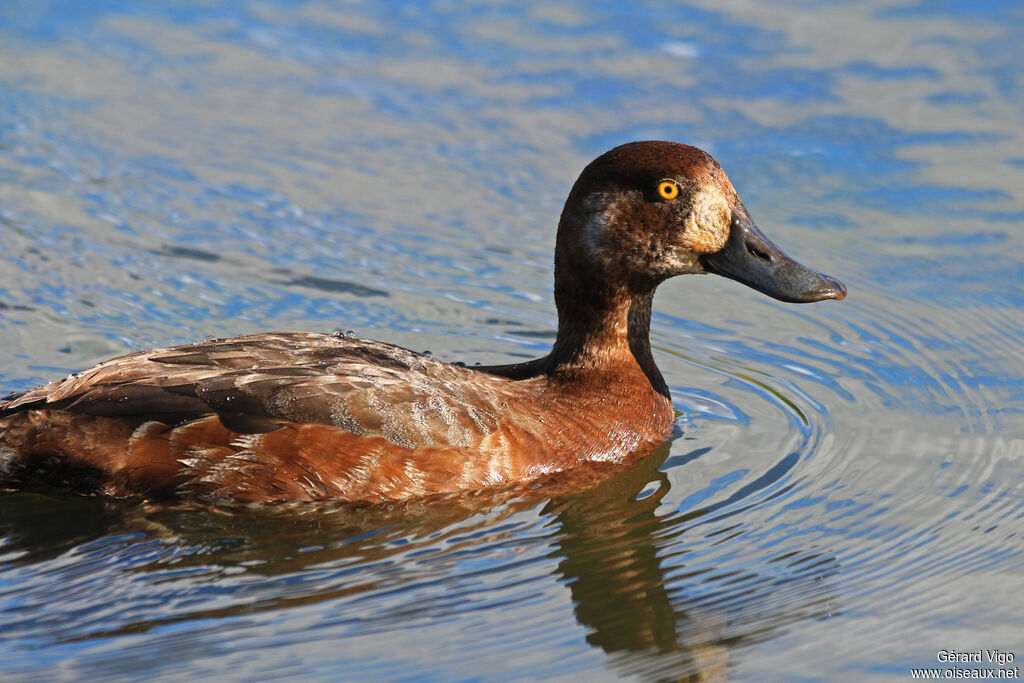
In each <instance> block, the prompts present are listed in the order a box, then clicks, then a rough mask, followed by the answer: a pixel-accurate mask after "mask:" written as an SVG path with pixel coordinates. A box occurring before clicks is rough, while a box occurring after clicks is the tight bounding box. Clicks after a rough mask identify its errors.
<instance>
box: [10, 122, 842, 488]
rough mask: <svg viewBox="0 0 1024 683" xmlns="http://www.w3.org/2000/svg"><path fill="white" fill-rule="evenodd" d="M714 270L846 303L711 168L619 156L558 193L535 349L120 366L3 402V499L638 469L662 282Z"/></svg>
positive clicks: (450, 481) (234, 350)
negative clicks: (537, 354) (540, 349)
mask: <svg viewBox="0 0 1024 683" xmlns="http://www.w3.org/2000/svg"><path fill="white" fill-rule="evenodd" d="M704 273H712V274H717V275H720V276H724V277H726V278H730V279H732V280H736V281H738V282H741V283H743V284H745V285H747V286H749V287H751V288H753V289H755V290H757V291H759V292H762V293H764V294H766V295H768V296H771V297H774V298H775V299H779V300H781V301H785V302H793V303H808V302H815V301H821V300H825V299H842V298H844V297H845V296H846V288H845V287H844V286H843V285H842V284H841V283H840V282H839V281H838V280H836V279H834V278H832V277H830V276H827V275H823V274H821V273H818V272H816V271H814V270H812V269H810V268H808V267H806V266H803V265H801V264H800V263H798V262H797V261H795V260H793V259H792V258H790V257H789V256H787V255H786V254H785V253H784V252H783V251H782V250H781V249H780V248H779V247H777V246H776V245H775V244H774V243H773V242H771V241H770V240H769V239H768V238H767V237H765V235H764V234H763V233H762V232H761V231H760V229H759V228H758V227H757V225H756V224H755V223H754V221H753V220H752V219H751V217H750V214H749V213H748V211H747V209H746V208H745V207H744V205H743V203H742V201H741V200H740V197H739V195H738V194H737V192H736V190H735V189H734V188H733V186H732V183H731V182H730V181H729V178H728V177H727V176H726V174H725V172H724V171H723V170H722V168H721V166H720V165H719V164H718V163H717V162H716V161H715V160H714V159H713V158H712V157H711V155H709V154H708V153H706V152H704V151H703V150H700V149H698V148H696V147H692V146H689V145H685V144H681V143H675V142H664V141H644V142H631V143H627V144H624V145H621V146H618V147H616V148H614V149H612V150H610V151H608V152H606V153H604V154H602V155H601V156H599V157H598V158H597V159H595V160H594V161H592V162H591V163H590V164H588V165H587V166H586V167H585V168H584V169H583V171H582V172H581V174H580V175H579V177H578V179H577V180H576V183H575V184H574V185H573V187H572V189H571V190H570V192H569V196H568V198H567V200H566V202H565V206H564V209H563V211H562V213H561V217H560V219H559V223H558V230H557V234H556V243H555V257H554V300H555V306H556V309H557V312H558V331H557V335H556V337H555V340H554V343H553V345H552V348H551V351H550V353H548V354H547V355H545V356H543V357H541V358H537V359H535V360H531V361H528V362H521V363H512V364H507V365H492V366H469V365H464V364H462V363H446V362H443V361H441V360H438V359H435V358H433V357H431V356H429V355H424V354H420V353H415V352H413V351H410V350H408V349H405V348H401V347H398V346H394V345H391V344H387V343H384V342H379V341H373V340H370V339H362V338H358V337H353V336H348V335H345V334H319V333H312V332H278V333H265V334H253V335H247V336H239V337H234V338H228V339H211V340H207V341H203V342H199V343H195V344H188V345H184V346H177V347H172V348H158V349H153V350H149V351H143V352H139V353H132V354H129V355H125V356H121V357H118V358H114V359H112V360H108V361H105V362H102V363H100V364H98V365H96V366H95V367H92V368H89V369H87V370H84V371H81V372H76V373H73V374H71V375H69V376H67V377H66V378H63V379H59V380H57V381H54V382H51V383H49V384H46V385H43V386H39V387H36V388H33V389H29V390H27V391H24V392H21V393H15V394H11V395H9V396H7V397H6V398H4V399H0V487H2V488H6V489H8V490H18V489H24V488H39V487H43V488H47V489H58V490H69V491H73V492H77V493H82V494H92V495H102V496H111V497H119V498H126V497H140V498H142V499H145V500H156V499H186V500H193V501H205V502H213V503H281V502H299V501H316V500H336V501H352V502H357V501H358V502H364V503H386V502H388V501H406V500H409V499H413V498H416V497H426V496H431V495H435V494H451V493H458V492H465V491H473V490H480V489H485V488H490V487H511V488H514V487H517V486H520V487H527V486H535V485H536V484H535V482H538V481H542V480H543V479H544V477H547V476H550V475H551V474H552V473H560V472H570V471H572V470H573V469H574V468H580V467H583V466H585V465H587V464H591V463H606V464H611V465H617V464H623V463H629V462H633V461H635V460H636V458H638V457H642V455H644V454H646V453H649V452H651V451H653V450H654V449H655V448H657V447H658V446H659V445H661V444H663V443H664V442H665V441H666V439H667V438H668V437H669V436H670V435H671V433H672V431H673V428H674V425H675V420H676V414H675V411H674V410H673V406H672V402H671V398H670V395H669V389H668V386H667V385H666V383H665V380H664V378H663V377H662V375H661V373H660V372H659V370H658V367H657V365H656V364H655V360H654V357H653V355H652V352H651V344H650V340H649V332H650V325H651V306H652V300H653V297H654V292H655V289H656V288H657V287H658V285H660V284H661V283H662V282H664V281H665V280H667V279H669V278H672V277H674V276H677V275H684V274H704Z"/></svg>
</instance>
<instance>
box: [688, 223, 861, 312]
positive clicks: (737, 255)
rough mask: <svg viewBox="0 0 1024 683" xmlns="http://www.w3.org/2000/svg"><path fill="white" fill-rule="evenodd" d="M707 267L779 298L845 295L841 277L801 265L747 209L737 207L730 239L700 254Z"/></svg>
mask: <svg viewBox="0 0 1024 683" xmlns="http://www.w3.org/2000/svg"><path fill="white" fill-rule="evenodd" d="M700 260H701V264H702V265H703V266H704V270H706V271H707V272H709V273H715V274H717V275H724V276H725V277H727V278H730V279H732V280H736V281H737V282H742V283H743V284H745V285H747V286H748V287H753V288H754V289H756V290H757V291H759V292H762V293H764V294H767V295H768V296H770V297H774V298H776V299H778V300H780V301H788V302H792V303H801V304H802V303H810V302H812V301H821V300H823V299H842V298H845V297H846V287H844V286H843V284H842V283H841V282H839V281H838V280H836V279H834V278H831V277H829V276H828V275H822V274H821V273H818V272H816V271H813V270H811V269H810V268H808V267H806V266H803V265H800V264H799V263H797V262H796V261H794V260H793V259H791V258H790V257H789V256H787V255H786V253H785V252H784V251H782V250H781V249H779V248H778V247H777V246H775V245H774V244H772V241H771V240H769V239H768V238H767V237H765V236H764V234H763V233H762V232H761V231H760V230H759V229H758V227H757V225H755V224H754V221H752V220H750V217H749V216H747V215H746V212H745V211H734V212H733V218H732V225H731V227H730V229H729V240H728V241H727V242H726V243H725V246H724V247H723V248H722V249H721V250H720V251H717V252H715V253H714V254H706V255H704V256H701V258H700Z"/></svg>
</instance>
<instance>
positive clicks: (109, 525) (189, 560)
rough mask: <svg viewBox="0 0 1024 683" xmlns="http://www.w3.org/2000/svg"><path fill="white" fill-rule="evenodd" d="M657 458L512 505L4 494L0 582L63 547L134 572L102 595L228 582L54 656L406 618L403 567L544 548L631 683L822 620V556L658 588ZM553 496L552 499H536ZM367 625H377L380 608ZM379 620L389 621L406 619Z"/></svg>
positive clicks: (685, 672)
mask: <svg viewBox="0 0 1024 683" xmlns="http://www.w3.org/2000/svg"><path fill="white" fill-rule="evenodd" d="M668 452H669V449H668V447H667V445H666V446H665V447H663V448H661V449H659V450H658V451H657V452H655V453H653V454H652V455H650V456H648V457H646V458H644V459H643V460H641V461H639V462H638V463H636V464H635V465H633V466H631V467H630V468H628V469H625V470H624V471H615V470H613V469H599V470H595V471H592V472H588V473H585V474H583V475H582V477H580V476H574V477H571V478H563V479H561V480H560V481H556V482H553V483H552V484H551V485H549V486H547V487H543V489H541V488H538V489H534V490H533V491H527V492H525V493H524V492H522V491H520V492H507V491H481V492H475V493H472V494H460V495H452V496H442V497H438V498H436V499H432V500H425V501H413V502H406V503H402V504H396V505H350V504H345V505H331V504H301V505H294V506H290V507H289V508H288V509H281V508H274V509H270V508H261V507H252V508H245V509H220V510H210V509H207V508H192V507H191V506H185V507H182V508H178V509H175V508H174V507H166V506H160V507H151V506H148V505H145V504H134V503H127V502H116V501H97V500H90V499H83V498H60V499H56V500H52V501H49V500H47V498H46V497H44V496H38V495H35V494H29V493H14V494H5V495H3V496H0V537H6V538H7V539H8V540H7V543H6V545H5V546H3V552H4V555H3V557H4V558H5V561H6V562H7V563H8V564H9V565H11V566H19V565H23V566H32V565H34V564H37V563H40V562H42V561H45V560H51V561H52V560H57V559H58V558H60V557H61V556H62V555H67V554H68V552H69V549H71V548H74V547H77V548H79V549H81V550H80V551H78V552H72V553H71V556H72V557H73V556H75V555H78V560H77V562H78V563H79V564H80V566H81V565H86V564H88V563H89V562H99V563H105V562H113V561H114V560H115V559H116V558H115V557H114V556H116V555H117V553H122V554H125V555H127V556H133V555H134V556H135V557H137V558H138V559H139V560H140V561H137V562H134V563H126V562H125V558H124V557H121V558H120V559H119V560H117V561H116V562H115V563H114V564H115V566H116V565H127V564H131V566H130V567H127V566H126V567H124V568H123V569H121V570H116V571H115V572H114V574H113V575H112V576H111V580H118V579H117V575H118V573H119V572H120V571H128V572H130V573H131V574H134V575H137V576H142V577H144V578H145V582H144V584H143V585H145V586H148V587H149V588H148V590H151V591H153V594H154V597H156V596H158V595H160V594H161V592H162V591H161V590H160V587H161V586H162V585H164V584H166V583H168V582H170V583H173V584H176V585H175V588H174V592H175V593H177V594H182V593H186V594H187V593H191V592H194V591H196V590H202V586H203V585H205V584H209V583H210V582H218V581H223V580H224V579H226V578H227V577H233V580H234V582H235V586H234V589H233V590H231V591H229V592H228V597H229V598H230V599H229V600H228V603H227V604H225V605H224V606H221V607H217V608H213V609H210V608H204V607H200V608H198V609H197V608H196V607H195V606H194V605H193V604H191V603H189V602H188V601H186V602H179V603H177V604H174V603H170V604H164V605H159V604H158V605H154V608H153V611H152V612H147V613H145V615H144V616H143V617H142V618H137V617H136V615H133V614H132V612H131V611H127V612H126V613H124V614H121V615H116V617H115V618H114V619H112V620H110V621H104V622H102V623H97V624H96V625H95V628H94V629H92V630H90V631H89V632H87V633H84V634H83V633H82V632H81V631H80V630H75V629H68V630H65V629H61V628H57V629H55V630H53V631H51V633H50V635H49V637H50V638H52V639H54V640H56V641H69V642H74V641H86V642H87V641H95V640H100V641H102V640H104V639H109V638H116V637H118V636H124V635H128V634H133V633H136V634H137V633H145V632H148V631H151V630H153V629H158V630H159V629H166V628H168V627H170V626H171V625H174V624H189V623H202V622H203V620H209V619H231V618H235V617H239V616H242V615H258V614H264V615H266V616H265V617H264V618H265V619H266V620H268V621H270V622H273V621H276V620H278V619H280V618H282V616H283V615H286V614H287V613H288V612H289V611H292V610H296V609H300V608H303V607H306V606H317V605H320V604H324V605H325V606H327V607H329V608H330V610H329V611H331V612H335V613H338V614H343V613H344V612H345V610H346V607H345V604H349V605H351V604H352V602H353V601H358V600H365V599H366V598H369V599H370V600H371V605H372V603H373V602H375V601H376V598H375V595H377V594H380V595H387V594H391V593H393V592H395V591H401V592H409V593H410V595H409V596H408V597H407V598H406V601H408V602H412V603H415V602H416V601H417V600H419V599H424V600H426V601H430V600H431V599H432V598H431V596H430V593H431V592H432V591H431V590H430V589H429V588H427V587H426V586H425V585H424V584H423V583H422V582H423V580H424V576H422V575H421V574H420V573H419V572H418V571H417V569H416V566H415V565H416V564H417V558H419V559H422V558H423V557H425V556H430V555H433V556H435V559H436V560H440V561H442V562H446V561H455V558H457V557H458V556H460V555H465V554H466V553H470V552H473V548H474V546H476V545H487V546H494V545H495V544H505V545H509V546H510V547H512V548H513V552H512V554H511V555H510V556H508V557H505V558H499V559H498V561H497V562H495V563H494V564H493V565H491V566H487V567H486V568H485V569H484V571H485V572H486V573H497V572H503V571H509V565H514V564H515V562H516V559H515V558H516V551H515V550H514V548H515V546H517V545H519V544H522V543H524V542H530V541H531V540H532V541H541V542H543V543H544V544H546V545H547V546H550V549H549V551H548V552H546V553H545V554H546V555H547V556H548V557H550V558H552V559H555V560H557V565H551V564H550V563H545V564H544V566H543V567H542V568H543V569H544V571H554V573H555V575H556V576H557V577H558V579H559V582H560V583H561V584H562V585H563V586H566V587H568V589H569V592H570V594H571V596H572V601H573V605H574V610H575V614H576V618H577V621H578V622H579V625H580V626H581V627H583V628H584V629H585V632H586V640H587V642H589V643H590V644H591V645H594V646H598V647H600V648H601V649H602V650H603V651H604V652H605V653H606V654H607V655H608V657H609V662H610V665H611V666H612V668H613V670H615V671H616V672H618V673H619V674H621V675H631V676H640V677H641V678H643V679H647V680H653V679H658V680H661V679H669V678H670V679H676V680H702V681H709V680H724V676H725V674H726V673H727V671H728V668H729V665H730V651H732V650H734V649H735V648H739V647H741V646H742V645H743V644H744V643H752V642H756V641H760V640H763V639H766V638H771V637H772V634H773V633H774V632H775V631H776V630H777V629H779V628H781V627H783V626H784V625H786V624H788V623H790V622H792V621H794V620H798V619H806V618H816V617H822V616H825V615H826V614H827V613H828V612H827V607H826V605H827V603H828V602H829V601H830V600H831V599H832V596H831V595H830V591H829V589H828V582H827V581H823V579H827V578H828V577H830V576H831V575H833V574H834V573H835V572H836V566H837V565H836V563H835V560H834V559H832V558H828V557H823V556H820V555H814V556H813V557H814V558H815V560H814V561H813V562H812V561H810V560H809V558H810V557H811V556H810V555H807V554H801V553H799V552H791V553H789V554H788V555H789V556H788V557H787V558H785V564H786V569H785V570H783V571H782V572H779V571H778V570H771V571H764V572H761V571H760V570H759V569H758V568H757V567H756V562H757V561H755V562H754V566H753V567H747V568H746V569H744V570H743V571H729V572H725V573H720V574H717V575H716V574H715V573H714V572H709V571H706V570H699V571H693V572H686V571H682V572H680V571H679V562H678V558H677V561H676V563H675V564H676V567H677V569H676V571H675V573H674V576H672V577H669V576H667V572H666V570H665V569H664V568H663V564H662V560H663V556H664V554H665V553H666V552H667V550H668V549H669V548H671V547H672V545H673V544H675V543H677V542H678V538H679V536H681V535H685V534H691V533H692V534H699V533H701V531H700V529H699V528H696V527H691V526H690V525H691V523H692V521H693V520H694V519H696V518H698V517H702V516H703V515H704V514H706V513H707V512H708V510H698V511H695V512H691V513H689V514H686V515H678V514H666V512H665V511H664V510H663V511H662V513H661V514H660V515H659V513H658V511H659V506H660V505H661V503H662V501H663V499H664V497H665V494H666V493H667V492H668V491H669V488H670V485H669V481H668V478H667V476H666V475H665V474H664V473H663V472H661V471H660V470H659V467H660V466H661V465H662V464H663V463H664V461H665V459H666V457H667V455H668ZM580 487H583V490H578V489H579V488H580ZM559 491H562V492H561V493H559ZM552 492H554V493H555V497H553V498H550V499H548V496H550V495H551V494H552ZM529 510H539V512H540V514H541V517H542V519H544V520H545V521H544V523H543V524H542V525H541V528H542V529H543V533H542V534H541V535H539V536H531V535H530V534H522V527H521V524H522V523H521V521H519V520H518V519H517V518H518V517H521V516H522V514H523V513H525V512H527V511H529ZM114 539H116V541H114ZM97 541H100V542H99V543H97ZM112 541H113V542H112ZM154 541H158V546H159V547H156V546H154V545H153V543H154ZM94 544H95V547H92V546H94ZM90 548H91V549H90ZM107 555H111V557H109V558H105V556H107ZM147 555H150V556H152V558H147V557H146V556H147ZM797 556H799V561H794V558H795V557H797ZM446 557H447V558H449V560H445V558H446ZM684 559H685V558H684ZM780 559H781V558H780ZM758 561H759V560H758ZM684 566H685V565H684ZM366 568H371V569H372V571H369V572H367V571H365V569H366ZM524 578H525V577H524ZM253 581H256V582H257V583H256V584H254V583H253ZM254 586H259V588H257V589H256V590H255V592H254V591H253V587H254ZM232 593H234V595H233V596H232V595H231V594H232ZM417 593H422V595H420V596H417V595H416V594H417ZM780 596H783V597H781V598H780ZM448 597H449V598H450V597H452V596H448ZM332 603H335V604H334V606H331V605H332ZM97 607H98V606H97ZM374 612H376V610H375V609H374V608H372V607H371V606H368V605H363V606H362V610H361V611H360V613H359V614H358V615H349V616H350V617H351V621H350V622H349V624H348V628H349V629H351V630H352V631H355V632H358V631H360V630H364V629H365V630H367V631H370V632H376V631H387V630H388V629H389V628H394V627H395V626H397V624H396V623H390V624H389V623H388V621H389V618H388V617H387V616H385V618H383V619H381V618H380V616H378V617H376V618H375V617H373V616H369V615H372V614H373V613H374ZM381 614H383V615H388V611H387V609H384V610H383V611H382V612H381ZM277 615H281V616H277ZM389 616H390V619H397V620H401V619H402V618H404V616H405V611H404V610H398V611H397V612H393V613H391V614H390V615H389ZM445 616H447V618H456V617H457V616H458V609H452V610H451V612H450V613H448V614H447V615H446V614H445V613H444V611H443V610H438V611H435V612H434V614H433V617H434V618H442V617H445Z"/></svg>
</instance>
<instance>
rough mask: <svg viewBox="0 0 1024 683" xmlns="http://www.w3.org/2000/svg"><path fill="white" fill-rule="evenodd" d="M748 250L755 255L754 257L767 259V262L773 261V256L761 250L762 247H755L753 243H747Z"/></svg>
mask: <svg viewBox="0 0 1024 683" xmlns="http://www.w3.org/2000/svg"><path fill="white" fill-rule="evenodd" d="M747 252H748V253H749V254H750V255H751V256H753V257H754V258H756V259H760V260H762V261H765V262H771V260H772V257H771V256H769V255H768V254H766V253H765V252H763V251H761V250H760V249H758V248H757V247H755V246H754V245H753V244H747Z"/></svg>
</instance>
